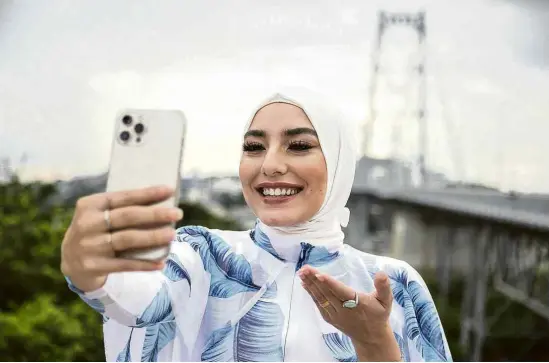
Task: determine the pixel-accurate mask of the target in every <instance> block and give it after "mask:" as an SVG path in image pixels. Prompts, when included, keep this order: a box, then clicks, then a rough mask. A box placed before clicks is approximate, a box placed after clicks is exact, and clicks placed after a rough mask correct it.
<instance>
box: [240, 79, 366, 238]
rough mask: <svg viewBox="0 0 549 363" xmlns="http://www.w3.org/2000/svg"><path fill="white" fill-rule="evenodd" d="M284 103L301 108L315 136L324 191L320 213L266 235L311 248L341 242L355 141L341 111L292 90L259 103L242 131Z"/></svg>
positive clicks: (308, 93)
mask: <svg viewBox="0 0 549 363" xmlns="http://www.w3.org/2000/svg"><path fill="white" fill-rule="evenodd" d="M278 102H283V103H288V104H291V105H294V106H297V107H299V108H301V109H302V110H303V111H304V112H305V114H306V115H307V117H308V118H309V121H311V124H312V125H313V127H314V129H315V130H316V132H317V134H318V139H319V141H320V146H321V148H322V152H323V153H324V158H325V159H326V166H327V172H328V173H327V174H328V180H327V189H326V196H325V197H324V203H323V204H322V206H321V207H320V210H319V211H318V212H317V213H316V214H315V215H314V216H313V217H312V218H311V219H310V220H309V221H307V222H305V223H302V224H299V225H294V226H287V227H269V226H267V228H265V225H264V224H263V225H262V229H266V230H267V231H266V232H267V233H268V232H271V233H268V234H271V235H272V233H273V232H277V233H276V235H279V236H281V237H284V236H286V237H291V239H295V238H297V239H299V240H300V241H306V242H309V243H311V244H313V245H324V246H328V245H333V244H334V243H335V244H341V243H342V242H343V238H344V234H343V231H342V230H341V227H346V226H347V223H348V222H349V216H350V212H349V209H348V208H346V207H345V205H346V204H347V200H348V199H349V196H350V194H351V188H352V185H353V181H354V175H355V165H356V142H355V139H354V135H353V133H352V129H351V127H350V125H348V124H347V123H346V122H345V121H344V120H343V116H342V114H341V112H340V111H339V110H338V109H337V108H335V107H334V106H333V105H331V102H329V101H328V100H326V99H325V98H324V97H323V96H321V95H319V94H316V93H314V92H312V91H310V90H306V89H301V88H299V89H298V88H292V89H287V90H284V91H282V92H280V93H277V94H275V95H273V96H271V97H269V98H268V99H267V100H266V101H264V102H263V103H261V104H260V105H259V106H258V107H257V109H256V110H255V112H254V113H253V115H252V117H251V118H250V120H249V121H248V123H247V125H246V128H245V132H246V131H248V129H249V128H250V125H251V123H252V121H253V119H254V117H255V115H256V114H257V112H258V111H259V110H260V109H262V108H263V107H265V106H267V105H269V104H271V103H278Z"/></svg>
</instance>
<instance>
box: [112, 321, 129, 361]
mask: <svg viewBox="0 0 549 363" xmlns="http://www.w3.org/2000/svg"><path fill="white" fill-rule="evenodd" d="M132 334H133V329H132V330H131V332H130V336H129V337H128V342H127V343H126V346H125V347H124V349H122V351H121V352H120V354H118V357H116V361H117V362H131V361H132V356H131V354H130V347H131V343H132Z"/></svg>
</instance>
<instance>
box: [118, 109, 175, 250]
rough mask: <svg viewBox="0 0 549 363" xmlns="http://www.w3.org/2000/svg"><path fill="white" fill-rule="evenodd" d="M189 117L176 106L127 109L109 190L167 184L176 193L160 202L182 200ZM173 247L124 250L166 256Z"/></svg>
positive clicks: (121, 121) (120, 123)
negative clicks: (180, 190) (184, 150)
mask: <svg viewBox="0 0 549 363" xmlns="http://www.w3.org/2000/svg"><path fill="white" fill-rule="evenodd" d="M185 132H186V119H185V116H184V114H183V113H182V112H181V111H176V110H173V111H172V110H138V109H127V110H124V111H123V112H121V113H120V114H119V115H118V116H117V118H116V122H115V129H114V135H113V144H112V152H111V161H110V165H109V175H108V179H107V192H116V191H124V190H132V189H140V188H146V187H149V186H155V185H167V186H169V187H171V188H174V189H175V191H176V192H175V193H174V196H173V197H171V198H169V199H167V200H165V201H163V202H161V203H158V205H159V206H166V207H173V206H176V205H177V203H178V201H179V181H180V178H181V176H180V172H181V169H180V168H181V160H182V155H183V145H184V139H185ZM168 253H169V249H168V250H166V249H158V248H156V249H147V250H139V251H131V252H127V253H124V254H123V256H124V257H130V258H139V259H147V260H151V259H159V258H164V257H166V256H167V254H168Z"/></svg>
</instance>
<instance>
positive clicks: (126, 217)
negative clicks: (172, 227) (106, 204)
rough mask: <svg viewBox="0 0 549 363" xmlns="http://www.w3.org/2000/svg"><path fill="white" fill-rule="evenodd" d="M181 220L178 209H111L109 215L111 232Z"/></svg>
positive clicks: (180, 212) (135, 207) (137, 207)
mask: <svg viewBox="0 0 549 363" xmlns="http://www.w3.org/2000/svg"><path fill="white" fill-rule="evenodd" d="M181 218H183V211H182V210H181V209H179V208H163V207H142V206H132V207H124V208H118V209H113V210H112V211H111V213H110V220H111V228H112V229H113V230H116V229H122V228H130V227H140V226H141V227H143V226H154V225H156V226H157V225H166V224H170V223H173V222H177V221H178V220H180V219H181Z"/></svg>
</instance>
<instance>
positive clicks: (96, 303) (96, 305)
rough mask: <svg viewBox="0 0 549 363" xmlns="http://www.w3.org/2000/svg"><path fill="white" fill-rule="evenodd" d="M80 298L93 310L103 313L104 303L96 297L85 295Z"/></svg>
mask: <svg viewBox="0 0 549 363" xmlns="http://www.w3.org/2000/svg"><path fill="white" fill-rule="evenodd" d="M82 300H84V301H85V302H86V304H88V305H89V306H91V307H92V308H93V309H94V310H95V311H97V312H98V313H99V314H104V313H105V305H103V303H102V302H101V301H100V300H98V299H88V298H87V297H85V296H82Z"/></svg>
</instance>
